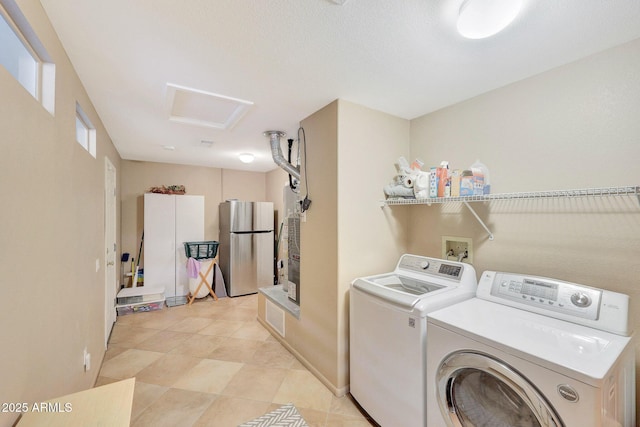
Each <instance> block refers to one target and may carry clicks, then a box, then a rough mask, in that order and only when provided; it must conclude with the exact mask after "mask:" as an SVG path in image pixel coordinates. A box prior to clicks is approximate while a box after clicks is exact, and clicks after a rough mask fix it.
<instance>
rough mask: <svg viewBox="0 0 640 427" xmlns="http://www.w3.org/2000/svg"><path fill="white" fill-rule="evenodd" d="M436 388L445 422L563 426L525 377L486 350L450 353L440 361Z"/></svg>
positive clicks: (495, 426)
mask: <svg viewBox="0 0 640 427" xmlns="http://www.w3.org/2000/svg"><path fill="white" fill-rule="evenodd" d="M437 388H438V403H439V405H440V409H441V411H442V413H443V414H447V415H448V416H447V417H445V419H446V421H447V424H448V425H449V426H456V427H458V426H476V427H481V426H487V427H488V426H491V427H511V426H519V427H561V426H562V427H564V424H563V423H562V421H561V420H560V417H559V416H558V415H557V413H556V412H555V410H554V409H553V408H552V407H551V405H550V404H549V402H548V401H547V400H546V399H545V398H544V397H543V396H541V395H540V394H539V393H538V391H537V389H536V388H535V387H534V386H533V385H532V384H531V383H530V382H529V381H528V380H527V379H526V378H524V377H523V376H522V375H520V374H519V373H518V372H516V371H515V370H513V369H512V368H511V367H509V366H508V365H507V364H505V363H504V362H502V361H500V360H498V359H495V358H494V357H492V356H490V355H488V354H484V353H480V352H473V351H458V352H455V353H453V354H451V355H450V356H449V357H447V358H446V359H445V360H444V361H443V362H442V363H441V365H440V369H439V370H438V374H437Z"/></svg>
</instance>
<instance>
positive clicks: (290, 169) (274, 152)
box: [263, 130, 300, 180]
mask: <svg viewBox="0 0 640 427" xmlns="http://www.w3.org/2000/svg"><path fill="white" fill-rule="evenodd" d="M263 135H264V136H268V137H269V142H270V144H271V157H273V161H274V162H276V165H278V166H280V167H281V168H282V169H284V171H285V172H287V173H288V174H289V175H291V176H292V177H294V178H295V179H297V180H300V169H298V168H297V167H295V166H293V165H292V164H291V163H289V162H288V161H287V160H286V159H285V158H284V156H283V155H282V147H281V146H280V138H282V137H283V136H286V135H287V134H286V133H284V132H282V131H279V130H268V131H265V132H264V133H263Z"/></svg>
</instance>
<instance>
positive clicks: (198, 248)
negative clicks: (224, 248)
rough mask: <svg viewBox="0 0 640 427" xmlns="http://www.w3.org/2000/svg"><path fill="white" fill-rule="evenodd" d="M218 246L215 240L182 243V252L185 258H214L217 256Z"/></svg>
mask: <svg viewBox="0 0 640 427" xmlns="http://www.w3.org/2000/svg"><path fill="white" fill-rule="evenodd" d="M218 244H219V243H218V242H216V241H215V240H209V241H204V242H184V252H185V254H186V255H187V258H195V259H207V258H215V257H216V255H217V254H218Z"/></svg>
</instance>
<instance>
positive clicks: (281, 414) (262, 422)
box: [238, 403, 308, 427]
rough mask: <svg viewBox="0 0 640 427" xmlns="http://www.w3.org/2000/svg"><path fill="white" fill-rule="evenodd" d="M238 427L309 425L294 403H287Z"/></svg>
mask: <svg viewBox="0 0 640 427" xmlns="http://www.w3.org/2000/svg"><path fill="white" fill-rule="evenodd" d="M238 427H308V424H307V423H306V422H305V420H304V419H303V418H302V417H301V416H300V414H299V413H298V410H297V409H296V407H295V406H293V404H292V403H287V404H286V405H283V406H281V407H279V408H278V409H276V410H274V411H271V412H269V413H267V414H264V415H263V416H261V417H258V418H255V419H253V420H251V421H247V422H246V423H244V424H240V425H239V426H238Z"/></svg>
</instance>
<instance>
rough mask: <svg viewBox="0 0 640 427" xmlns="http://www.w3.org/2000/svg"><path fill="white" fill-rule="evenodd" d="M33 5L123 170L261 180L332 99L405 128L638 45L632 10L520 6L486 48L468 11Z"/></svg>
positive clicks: (421, 4) (448, 1)
mask: <svg viewBox="0 0 640 427" xmlns="http://www.w3.org/2000/svg"><path fill="white" fill-rule="evenodd" d="M40 2H41V3H42V5H43V7H44V9H45V11H46V12H47V14H48V16H49V18H50V20H51V22H52V23H53V26H54V28H55V30H56V32H57V33H58V35H59V37H60V40H61V41H62V44H63V45H64V48H65V49H66V51H67V54H68V55H69V58H70V60H71V62H72V63H73V66H74V67H75V69H76V71H77V73H78V75H79V77H80V80H81V81H82V83H83V85H84V87H85V88H86V91H87V93H88V94H89V97H90V99H91V101H92V103H93V105H94V107H95V109H96V110H97V112H98V114H99V116H100V119H101V120H102V122H103V124H104V126H105V127H106V129H107V132H108V133H109V136H110V137H111V139H112V141H113V143H114V144H115V146H116V148H117V150H118V152H119V153H120V155H121V156H122V158H124V159H129V160H144V161H154V162H167V163H179V164H188V165H201V166H211V167H220V168H230V169H242V170H250V171H259V172H265V171H268V170H272V169H274V168H275V164H274V163H273V161H272V159H271V154H270V149H269V143H268V138H266V137H264V136H263V135H262V133H263V131H265V130H271V129H275V130H281V131H285V132H286V133H287V134H288V136H287V137H285V139H286V138H288V137H292V138H296V134H297V129H298V127H299V123H300V121H301V120H302V119H304V118H305V117H307V116H309V115H311V114H312V113H314V112H315V111H317V110H318V109H320V108H322V107H323V106H325V105H327V104H328V103H330V102H331V101H333V100H335V99H338V98H341V99H344V100H347V101H350V102H354V103H356V104H360V105H364V106H366V107H370V108H373V109H376V110H380V111H384V112H387V113H389V114H392V115H395V116H398V117H402V118H405V119H413V118H415V117H419V116H421V115H424V114H426V113H429V112H432V111H435V110H438V109H441V108H443V107H446V106H448V105H451V104H455V103H457V102H460V101H462V100H465V99H469V98H471V97H474V96H476V95H479V94H482V93H484V92H487V91H490V90H492V89H495V88H498V87H501V86H504V85H507V84H509V83H512V82H515V81H518V80H521V79H524V78H526V77H529V76H532V75H535V74H538V73H540V72H543V71H546V70H548V69H551V68H554V67H557V66H560V65H563V64H566V63H569V62H572V61H574V60H577V59H580V58H583V57H585V56H588V55H590V54H593V53H596V52H599V51H602V50H605V49H608V48H610V47H613V46H617V45H619V44H622V43H625V42H627V41H631V40H633V39H637V38H640V1H638V0H615V1H614V0H608V1H605V0H524V9H523V10H522V11H521V12H520V14H519V15H518V17H517V18H516V20H515V21H514V23H512V24H511V25H510V26H509V27H507V29H506V30H505V31H503V32H502V33H499V34H498V35H496V36H493V37H491V38H488V39H484V40H467V39H464V38H462V37H461V36H460V35H458V34H457V32H456V29H455V25H456V17H457V13H458V10H459V8H460V5H461V3H462V0H396V1H393V0H392V1H390V0H347V1H346V2H343V1H342V0H335V1H331V0H268V1H267V0H186V1H175V0H136V1H131V0H108V1H104V0H40ZM340 3H344V4H340ZM193 90H195V91H193ZM208 94H217V95H222V96H223V98H217V99H214V98H211V97H210V96H208ZM230 98H231V99H230ZM237 100H241V101H247V102H245V103H237V102H236V101H237ZM240 106H242V107H243V108H237V107H240ZM85 109H86V108H85ZM208 112H210V113H211V114H209V113H208ZM234 114H235V119H236V120H235V122H234V121H233V120H232V119H234V117H232V116H233V115H234ZM219 115H220V116H221V117H222V120H219V118H220V117H218V116H219ZM214 122H216V123H218V125H217V126H223V127H224V126H227V128H226V129H222V128H216V127H213V126H216V125H214V124H213V123H214ZM202 141H209V143H208V144H203V143H202ZM167 146H171V147H174V149H173V150H168V149H166V148H165V147H167ZM243 152H250V153H253V154H255V156H256V159H255V161H254V162H253V163H251V164H249V165H245V164H243V163H241V162H240V161H239V160H238V154H240V153H243Z"/></svg>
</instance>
